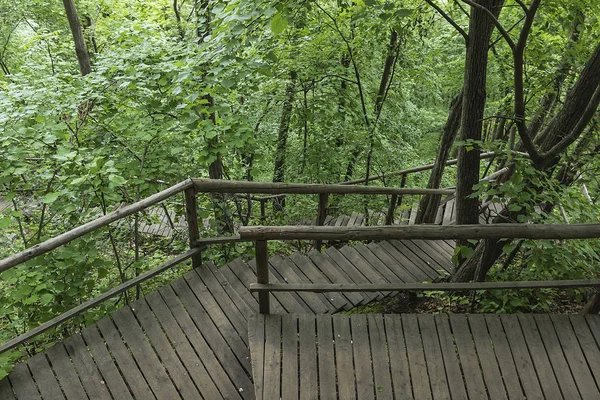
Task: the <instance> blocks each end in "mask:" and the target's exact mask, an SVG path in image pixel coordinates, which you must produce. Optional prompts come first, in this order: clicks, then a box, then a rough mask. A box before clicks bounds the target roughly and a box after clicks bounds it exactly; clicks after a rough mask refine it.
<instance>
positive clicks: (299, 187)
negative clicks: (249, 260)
mask: <svg viewBox="0 0 600 400" xmlns="http://www.w3.org/2000/svg"><path fill="white" fill-rule="evenodd" d="M181 192H184V197H185V209H186V217H187V223H188V236H189V246H190V249H189V250H188V251H186V252H185V253H183V254H181V255H179V256H177V257H174V258H172V259H170V260H168V261H167V262H165V263H164V264H162V265H161V266H159V267H157V268H155V269H153V270H150V271H147V272H144V273H142V274H140V275H138V276H136V277H135V278H133V279H131V280H128V281H126V282H123V283H122V284H121V285H119V286H117V287H115V288H113V289H110V290H109V291H107V292H105V293H103V294H101V295H100V296H98V297H96V298H94V299H91V300H88V301H85V302H84V303H82V304H80V305H79V306H77V307H75V308H73V309H71V310H69V311H67V312H65V313H63V314H61V315H59V316H57V317H55V318H53V319H51V320H50V321H47V322H45V323H43V324H42V325H40V326H38V327H37V328H35V329H33V330H31V331H29V332H27V333H25V334H23V335H20V336H18V337H16V338H15V339H13V340H10V341H9V342H7V343H5V344H3V345H1V346H0V353H2V352H5V351H7V350H10V349H12V348H15V347H16V346H18V345H20V344H22V343H25V342H27V341H28V340H30V339H32V338H33V337H35V336H37V335H39V334H40V333H43V332H45V331H47V330H49V329H51V328H54V327H56V326H58V325H59V324H61V323H63V322H65V321H67V320H69V319H70V318H73V317H74V316H76V315H78V314H80V313H82V312H83V311H86V310H88V309H90V308H92V307H95V306H97V305H99V304H100V303H102V302H103V301H105V300H107V299H110V298H112V297H115V296H116V295H118V294H120V293H123V292H125V291H126V290H129V289H131V288H133V287H135V286H137V285H139V284H141V283H143V282H145V281H147V280H148V279H151V278H153V277H155V276H157V275H158V274H160V273H161V272H163V271H165V270H167V269H169V268H171V267H174V266H176V265H177V264H180V263H181V262H183V261H186V260H188V259H190V258H191V259H192V267H193V268H198V267H200V265H202V251H203V250H204V249H205V248H206V247H207V246H209V245H213V244H223V243H233V242H239V241H247V239H244V238H241V237H240V236H230V237H220V238H206V239H204V238H201V237H200V227H199V220H198V213H197V196H198V194H199V193H221V194H225V193H232V194H234V193H246V194H270V195H275V194H286V195H287V194H317V195H319V209H318V210H317V214H318V216H319V217H318V223H319V224H320V225H323V223H324V221H325V217H326V216H327V198H328V196H329V195H331V194H339V195H344V194H361V195H390V196H392V199H394V198H395V199H399V198H401V197H402V196H403V195H415V194H451V193H453V192H454V191H452V190H444V189H411V188H387V187H373V186H347V185H319V184H291V183H261V182H245V181H224V180H212V179H188V180H185V181H183V182H180V183H178V184H176V185H173V186H171V187H169V188H167V189H165V190H163V191H161V192H159V193H156V194H154V195H152V196H150V197H148V198H146V199H143V200H141V201H138V202H136V203H134V204H131V205H128V206H126V207H123V208H120V209H119V210H117V211H114V212H111V213H109V214H106V215H104V216H102V217H99V218H97V219H95V220H93V221H90V222H88V223H86V224H83V225H81V226H78V227H76V228H74V229H72V230H70V231H68V232H65V233H63V234H61V235H58V236H56V237H53V238H51V239H48V240H46V241H45V242H43V243H40V244H37V245H34V246H32V247H30V248H28V249H26V250H24V251H22V252H20V253H17V254H15V255H12V256H10V257H7V258H5V259H3V260H0V272H2V271H6V270H8V269H10V268H12V267H14V266H16V265H19V264H22V263H24V262H27V261H29V260H31V259H33V258H35V257H37V256H40V255H42V254H46V253H48V252H50V251H52V250H54V249H56V248H57V247H60V246H63V245H65V244H67V243H69V242H71V241H73V240H75V239H77V238H79V237H82V236H84V235H86V234H88V233H90V232H93V231H95V230H97V229H100V228H102V227H105V226H107V225H109V224H111V223H113V222H115V221H118V220H120V219H122V218H125V217H127V216H130V215H132V214H135V213H137V212H139V211H142V210H144V209H146V208H148V207H150V206H153V205H155V204H157V203H160V202H162V201H164V200H166V199H168V198H171V197H172V196H175V195H177V194H179V193H181ZM394 196H395V197H394ZM315 243H316V245H317V246H318V248H320V246H321V242H320V241H319V240H316V242H315ZM261 250H262V248H261ZM265 250H266V249H265ZM260 257H262V258H261V260H263V259H265V257H266V251H264V252H263V253H260ZM261 262H263V261H261ZM262 273H264V271H262V270H261V274H262ZM261 280H264V276H262V275H261ZM267 281H268V276H267ZM260 296H261V297H262V296H263V295H262V294H261V295H260ZM263 303H264V302H263Z"/></svg>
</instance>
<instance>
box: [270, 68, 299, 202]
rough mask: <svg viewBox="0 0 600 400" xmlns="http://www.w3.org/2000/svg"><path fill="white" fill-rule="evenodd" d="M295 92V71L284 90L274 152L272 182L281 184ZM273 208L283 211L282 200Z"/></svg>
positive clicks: (283, 177)
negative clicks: (284, 94) (284, 95)
mask: <svg viewBox="0 0 600 400" xmlns="http://www.w3.org/2000/svg"><path fill="white" fill-rule="evenodd" d="M295 90H296V71H291V72H290V82H289V83H288V85H287V88H286V90H285V93H286V97H285V100H284V101H283V108H282V110H281V118H280V120H279V131H278V133H277V147H276V150H275V165H274V168H273V182H283V181H284V179H285V150H286V147H287V139H288V134H289V131H290V119H291V118H292V110H293V106H294V95H295ZM273 207H274V208H275V209H276V210H283V208H284V207H285V203H284V198H282V199H275V200H273Z"/></svg>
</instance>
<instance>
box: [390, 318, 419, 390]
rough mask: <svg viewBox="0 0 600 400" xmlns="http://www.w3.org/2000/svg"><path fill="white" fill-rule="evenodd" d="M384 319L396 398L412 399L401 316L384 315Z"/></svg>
mask: <svg viewBox="0 0 600 400" xmlns="http://www.w3.org/2000/svg"><path fill="white" fill-rule="evenodd" d="M384 320H385V332H386V337H387V343H388V351H389V353H390V373H391V375H392V383H393V386H394V392H395V394H396V398H403V399H413V398H414V397H413V392H412V388H411V383H410V369H409V366H408V356H407V354H406V344H405V342H404V333H403V330H402V318H401V317H400V315H385V317H384Z"/></svg>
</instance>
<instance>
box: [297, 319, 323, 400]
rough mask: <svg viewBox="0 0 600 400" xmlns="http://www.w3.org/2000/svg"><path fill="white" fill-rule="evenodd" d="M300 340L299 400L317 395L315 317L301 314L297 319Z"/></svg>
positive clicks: (313, 397)
mask: <svg viewBox="0 0 600 400" xmlns="http://www.w3.org/2000/svg"><path fill="white" fill-rule="evenodd" d="M298 324H299V325H298V331H299V340H300V369H299V371H300V400H305V399H306V400H309V399H310V400H312V399H316V398H317V397H318V393H319V390H318V388H319V385H318V365H317V344H316V330H315V317H314V316H312V315H306V314H304V315H301V316H299V321H298Z"/></svg>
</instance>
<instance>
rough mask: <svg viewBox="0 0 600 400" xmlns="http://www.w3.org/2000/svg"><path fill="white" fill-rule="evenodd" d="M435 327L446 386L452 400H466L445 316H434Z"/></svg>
mask: <svg viewBox="0 0 600 400" xmlns="http://www.w3.org/2000/svg"><path fill="white" fill-rule="evenodd" d="M434 320H435V325H436V327H437V330H438V337H439V340H440V350H441V352H442V358H443V360H444V368H445V370H446V376H447V378H448V386H449V388H450V394H451V395H452V399H453V400H467V399H468V397H467V392H466V386H465V382H464V379H463V374H462V371H461V369H460V363H459V359H458V355H457V354H456V350H455V348H454V340H453V339H452V332H451V331H450V321H449V319H448V315H447V314H438V315H435V316H434Z"/></svg>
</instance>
